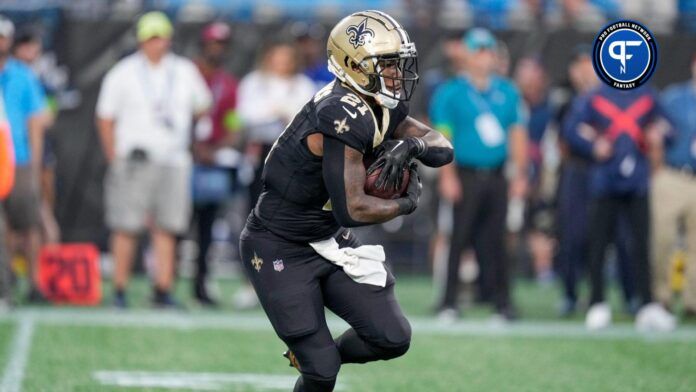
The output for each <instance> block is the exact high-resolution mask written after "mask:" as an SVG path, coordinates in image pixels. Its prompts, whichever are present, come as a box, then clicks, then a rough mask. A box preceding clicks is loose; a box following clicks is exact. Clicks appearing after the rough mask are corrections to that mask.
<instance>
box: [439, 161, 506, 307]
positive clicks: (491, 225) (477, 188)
mask: <svg viewBox="0 0 696 392" xmlns="http://www.w3.org/2000/svg"><path fill="white" fill-rule="evenodd" d="M457 174H458V177H459V181H460V183H461V186H462V191H463V192H462V199H461V200H460V201H459V202H458V203H455V205H454V211H453V212H454V217H453V218H454V219H453V226H452V236H451V239H450V253H449V260H448V263H447V281H446V287H445V296H444V298H443V300H442V302H441V304H440V308H457V295H458V289H459V264H460V263H459V261H460V259H461V254H462V252H463V251H464V250H466V249H467V248H469V247H471V246H473V248H474V251H475V253H476V259H477V260H478V264H479V266H480V271H481V273H480V274H479V280H480V288H481V290H482V291H483V292H482V295H483V296H484V297H486V296H490V297H492V299H493V302H494V304H495V307H496V309H498V310H502V309H504V308H505V307H507V306H509V305H510V288H509V287H510V283H509V280H510V277H509V266H508V259H507V254H506V251H505V227H506V226H505V224H506V217H507V202H508V197H507V192H508V186H507V181H506V180H505V177H504V176H503V174H502V170H490V171H485V170H474V169H468V168H463V167H457Z"/></svg>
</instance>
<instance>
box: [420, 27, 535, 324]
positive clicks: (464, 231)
mask: <svg viewBox="0 0 696 392" xmlns="http://www.w3.org/2000/svg"><path fill="white" fill-rule="evenodd" d="M462 43H463V46H464V49H465V61H464V71H463V73H462V74H461V75H458V76H456V77H454V78H452V79H450V80H449V81H448V82H446V83H444V84H443V85H441V86H440V87H438V89H437V90H436V92H435V94H434V96H433V99H432V102H431V106H430V119H431V121H432V123H433V125H434V126H435V127H436V128H437V129H438V130H439V131H440V132H442V133H443V134H445V135H446V136H447V137H449V138H450V139H451V140H452V143H453V145H454V155H455V162H454V163H453V164H450V165H448V166H446V167H445V168H443V170H442V171H441V173H442V174H441V178H440V193H441V195H442V196H443V197H444V198H445V199H446V200H448V201H450V202H451V203H452V204H453V207H454V211H453V227H452V235H451V244H450V255H449V261H448V266H447V282H446V287H445V295H444V297H443V298H442V301H441V303H440V305H439V311H440V317H441V318H443V319H454V318H456V317H457V315H458V309H457V291H458V276H459V275H458V271H459V260H460V256H461V254H462V252H463V251H464V250H465V249H467V248H469V247H471V246H473V247H474V250H475V251H476V257H477V260H478V262H479V265H480V267H481V276H480V278H481V281H482V282H481V283H482V285H481V288H482V290H483V292H482V293H481V296H482V297H484V298H485V297H486V295H490V296H491V297H492V300H493V302H494V304H495V310H496V313H497V314H498V315H500V316H502V317H503V318H504V319H507V320H510V319H514V318H515V317H516V311H515V309H514V307H513V304H512V303H511V299H510V287H509V281H510V276H509V264H508V260H507V255H506V252H505V241H504V237H505V227H506V216H507V203H508V192H509V193H510V195H511V197H513V198H518V199H521V198H523V197H524V195H525V193H526V188H527V171H526V169H527V132H526V130H525V128H524V126H523V124H525V123H526V114H525V110H524V108H523V104H522V101H521V98H520V94H519V92H518V91H517V88H516V87H515V86H514V85H513V83H512V82H511V81H509V80H508V79H504V78H501V77H498V76H496V75H495V67H496V53H495V50H496V40H495V38H494V37H493V35H492V34H491V33H490V32H489V31H487V30H485V29H480V28H474V29H472V30H470V31H469V32H468V33H467V34H466V35H465V36H464V38H463V42H462ZM508 158H510V159H511V160H512V163H513V168H514V170H513V171H514V176H513V179H512V182H511V184H510V186H509V187H508V182H507V180H506V178H505V176H504V174H503V167H504V166H505V164H506V162H507V161H508ZM486 291H488V292H486Z"/></svg>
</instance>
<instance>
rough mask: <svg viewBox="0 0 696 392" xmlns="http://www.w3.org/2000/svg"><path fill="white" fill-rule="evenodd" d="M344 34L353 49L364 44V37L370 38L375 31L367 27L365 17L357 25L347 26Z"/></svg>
mask: <svg viewBox="0 0 696 392" xmlns="http://www.w3.org/2000/svg"><path fill="white" fill-rule="evenodd" d="M346 34H348V36H349V38H348V42H349V43H351V44H352V45H353V47H354V48H355V49H357V48H358V46H363V45H365V38H366V37H367V36H370V38H374V36H375V32H374V31H372V29H368V28H367V18H365V19H363V20H362V22H360V24H359V25H352V26H348V28H347V29H346Z"/></svg>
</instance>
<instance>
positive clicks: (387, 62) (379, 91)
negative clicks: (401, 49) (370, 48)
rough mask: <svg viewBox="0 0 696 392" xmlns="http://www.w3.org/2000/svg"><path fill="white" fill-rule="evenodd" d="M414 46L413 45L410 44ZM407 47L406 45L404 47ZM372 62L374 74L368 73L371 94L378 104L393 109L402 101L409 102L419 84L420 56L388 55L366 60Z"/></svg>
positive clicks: (414, 54)
mask: <svg viewBox="0 0 696 392" xmlns="http://www.w3.org/2000/svg"><path fill="white" fill-rule="evenodd" d="M410 45H411V46H413V44H410ZM404 46H405V45H404ZM366 61H372V62H373V67H371V68H372V69H374V72H371V73H370V72H366V74H367V75H368V76H369V78H370V80H371V85H370V87H371V88H368V89H367V90H369V91H370V92H372V93H373V94H374V97H375V99H377V101H378V103H379V104H381V105H383V106H385V107H387V108H389V109H393V108H395V107H396V105H398V103H399V102H401V101H409V100H410V99H411V97H412V96H413V92H414V91H415V88H416V85H417V84H418V56H417V54H416V53H415V47H414V48H413V55H411V54H406V55H402V53H399V54H398V55H386V56H376V57H372V58H368V59H366Z"/></svg>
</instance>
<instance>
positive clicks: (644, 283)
mask: <svg viewBox="0 0 696 392" xmlns="http://www.w3.org/2000/svg"><path fill="white" fill-rule="evenodd" d="M570 115H571V116H572V117H571V119H570V120H569V123H568V127H567V128H566V129H565V130H564V131H565V138H566V140H567V141H568V143H569V144H570V145H571V147H572V148H573V149H574V150H575V151H576V152H577V153H579V154H580V155H582V156H584V157H585V158H586V159H589V160H590V166H589V183H588V186H589V192H590V214H589V225H588V233H589V248H588V253H589V254H588V265H589V269H590V284H591V296H590V308H589V310H588V312H587V315H586V319H585V324H586V327H587V328H588V329H590V330H597V329H602V328H605V327H607V326H609V325H610V324H611V308H610V307H609V305H608V304H607V303H606V302H605V295H604V260H605V251H606V248H607V246H608V245H609V243H610V242H611V241H612V239H613V238H614V235H615V230H616V227H617V224H618V221H619V218H620V216H621V215H623V216H625V217H626V218H627V219H628V221H629V223H630V235H631V244H632V247H631V248H632V249H631V250H632V255H633V260H634V267H635V268H634V273H635V286H636V291H637V295H638V296H639V300H640V305H641V308H640V310H639V311H638V313H637V315H636V327H637V328H638V329H641V330H671V329H673V328H674V327H675V320H674V317H672V316H671V315H670V314H669V313H668V312H667V311H666V310H665V309H664V308H663V307H662V306H660V305H659V304H657V303H654V302H653V297H652V289H651V279H650V274H651V271H650V263H649V256H650V253H649V200H648V189H649V174H650V173H649V171H650V167H649V166H650V165H649V161H648V148H649V147H650V146H651V145H652V144H653V143H651V141H652V140H653V139H655V137H654V136H653V135H654V134H655V133H656V132H649V130H650V129H653V130H655V129H657V127H656V124H658V123H659V122H660V121H662V120H663V119H664V118H665V114H664V111H663V110H661V108H660V105H659V103H658V100H657V93H656V91H655V90H653V89H652V88H650V87H648V86H642V87H639V88H636V89H634V90H628V91H622V90H617V89H614V88H612V87H609V86H607V85H602V86H601V87H599V88H598V89H596V90H594V91H592V92H590V93H589V94H587V96H585V97H584V99H583V100H582V101H581V102H579V103H578V104H577V106H576V107H575V108H574V111H573V112H572V113H571V114H570Z"/></svg>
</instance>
